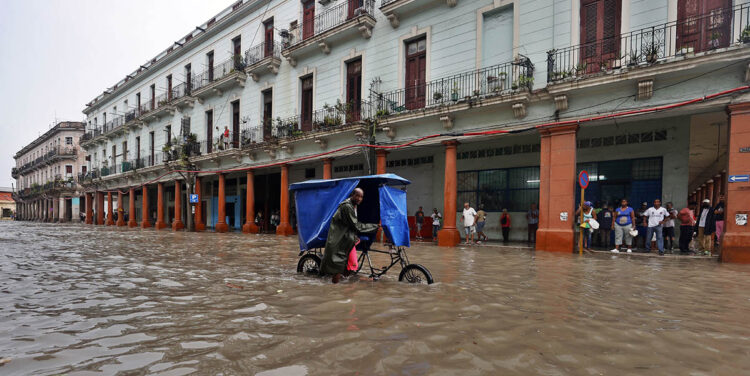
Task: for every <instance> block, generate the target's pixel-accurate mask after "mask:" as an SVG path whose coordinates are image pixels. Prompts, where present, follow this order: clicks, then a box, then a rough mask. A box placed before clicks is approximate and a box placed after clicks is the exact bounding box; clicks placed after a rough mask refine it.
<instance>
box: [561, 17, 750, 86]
mask: <svg viewBox="0 0 750 376" xmlns="http://www.w3.org/2000/svg"><path fill="white" fill-rule="evenodd" d="M735 42H737V43H750V4H741V5H737V6H735V7H732V8H725V9H716V10H713V11H711V13H708V14H703V15H700V16H696V17H688V18H687V19H684V20H678V21H673V22H668V23H665V24H661V25H658V26H652V27H646V28H642V29H639V30H636V31H632V32H629V33H627V34H622V35H617V36H615V37H612V38H605V39H600V40H597V41H595V42H591V43H585V44H581V45H577V46H572V47H568V48H563V49H558V50H551V51H549V52H547V82H550V83H552V82H556V81H561V80H565V79H569V78H580V77H584V76H588V75H592V74H598V73H602V72H607V71H611V70H617V69H621V68H623V67H636V66H644V65H649V64H654V63H657V62H660V61H664V60H667V59H670V58H674V57H678V56H685V57H689V56H691V55H693V54H695V53H700V52H705V51H710V50H715V49H719V48H724V47H729V46H730V45H732V44H733V43H735Z"/></svg>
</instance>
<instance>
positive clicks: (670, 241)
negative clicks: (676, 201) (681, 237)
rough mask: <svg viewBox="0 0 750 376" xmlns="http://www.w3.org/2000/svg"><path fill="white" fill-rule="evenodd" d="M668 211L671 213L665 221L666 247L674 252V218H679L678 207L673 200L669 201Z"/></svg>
mask: <svg viewBox="0 0 750 376" xmlns="http://www.w3.org/2000/svg"><path fill="white" fill-rule="evenodd" d="M666 209H667V213H669V219H667V221H666V222H664V248H665V249H667V250H669V252H670V253H672V248H674V220H675V218H677V209H675V208H674V205H673V204H672V203H671V202H668V203H667V207H666Z"/></svg>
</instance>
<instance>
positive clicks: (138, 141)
mask: <svg viewBox="0 0 750 376" xmlns="http://www.w3.org/2000/svg"><path fill="white" fill-rule="evenodd" d="M135 159H136V160H140V159H141V136H137V137H136V138H135Z"/></svg>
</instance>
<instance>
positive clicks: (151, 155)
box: [148, 131, 156, 166]
mask: <svg viewBox="0 0 750 376" xmlns="http://www.w3.org/2000/svg"><path fill="white" fill-rule="evenodd" d="M148 139H149V149H150V150H149V160H148V165H149V166H153V165H154V146H155V145H154V143H155V142H156V140H155V135H154V131H151V132H149V134H148Z"/></svg>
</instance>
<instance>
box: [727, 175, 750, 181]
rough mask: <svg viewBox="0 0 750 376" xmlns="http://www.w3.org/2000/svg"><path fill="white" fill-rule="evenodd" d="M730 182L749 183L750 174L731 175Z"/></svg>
mask: <svg viewBox="0 0 750 376" xmlns="http://www.w3.org/2000/svg"><path fill="white" fill-rule="evenodd" d="M729 182H730V183H747V182H750V175H729Z"/></svg>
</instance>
